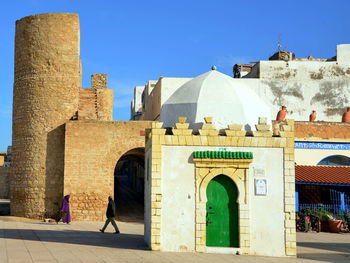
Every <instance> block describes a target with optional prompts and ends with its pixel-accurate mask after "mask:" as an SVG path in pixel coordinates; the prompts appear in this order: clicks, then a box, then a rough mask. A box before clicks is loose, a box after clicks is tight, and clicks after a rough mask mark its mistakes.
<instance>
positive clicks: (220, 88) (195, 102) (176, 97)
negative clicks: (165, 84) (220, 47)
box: [160, 70, 270, 131]
mask: <svg viewBox="0 0 350 263" xmlns="http://www.w3.org/2000/svg"><path fill="white" fill-rule="evenodd" d="M179 116H185V117H187V121H188V122H189V123H191V125H190V127H191V128H192V129H198V128H200V127H201V124H202V123H203V121H204V117H209V116H210V117H213V118H214V120H213V121H214V125H215V127H216V128H217V129H225V128H227V125H229V124H234V123H235V124H243V125H244V127H245V130H247V131H249V130H253V127H254V125H255V124H257V122H258V118H259V117H266V118H268V120H270V109H269V107H268V106H267V105H266V104H265V102H264V101H263V100H262V99H260V98H259V97H258V95H257V94H256V93H255V92H254V91H253V90H251V89H250V88H249V86H248V85H246V84H244V82H242V81H240V80H239V79H233V78H231V77H229V76H227V75H225V74H222V73H220V72H218V71H216V70H211V71H209V72H206V73H204V74H202V75H200V76H198V77H196V78H194V79H192V80H190V81H188V82H186V83H185V84H184V85H182V86H181V87H180V88H179V89H178V90H176V91H175V92H174V94H173V95H172V96H171V97H170V98H169V99H168V100H167V101H166V102H165V103H164V104H163V106H162V109H161V113H160V121H161V122H164V127H174V126H175V123H176V122H178V121H177V118H178V117H179Z"/></svg>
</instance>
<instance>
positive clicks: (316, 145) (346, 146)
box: [294, 142, 350, 150]
mask: <svg viewBox="0 0 350 263" xmlns="http://www.w3.org/2000/svg"><path fill="white" fill-rule="evenodd" d="M294 148H295V149H322V150H350V143H330V142H295V143H294Z"/></svg>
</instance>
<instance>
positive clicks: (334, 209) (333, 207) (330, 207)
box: [299, 203, 350, 215]
mask: <svg viewBox="0 0 350 263" xmlns="http://www.w3.org/2000/svg"><path fill="white" fill-rule="evenodd" d="M306 208H310V209H312V210H313V209H315V210H326V211H328V212H330V213H332V214H334V215H335V214H337V213H339V212H341V211H342V212H346V211H348V212H350V204H346V203H345V205H343V204H299V211H300V210H302V209H306Z"/></svg>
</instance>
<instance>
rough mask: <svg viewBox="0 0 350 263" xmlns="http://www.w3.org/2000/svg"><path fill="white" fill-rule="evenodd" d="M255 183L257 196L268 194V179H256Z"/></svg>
mask: <svg viewBox="0 0 350 263" xmlns="http://www.w3.org/2000/svg"><path fill="white" fill-rule="evenodd" d="M254 181H255V195H266V194H267V180H266V179H254Z"/></svg>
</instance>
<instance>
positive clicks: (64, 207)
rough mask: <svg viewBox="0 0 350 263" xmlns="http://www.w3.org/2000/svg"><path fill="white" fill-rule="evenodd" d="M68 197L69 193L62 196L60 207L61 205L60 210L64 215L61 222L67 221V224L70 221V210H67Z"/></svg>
mask: <svg viewBox="0 0 350 263" xmlns="http://www.w3.org/2000/svg"><path fill="white" fill-rule="evenodd" d="M69 198H70V195H66V196H65V197H64V198H63V201H62V207H61V210H62V211H63V212H64V213H65V215H64V216H63V218H62V221H63V223H67V224H68V223H69V222H70V221H71V218H70V211H69Z"/></svg>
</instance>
